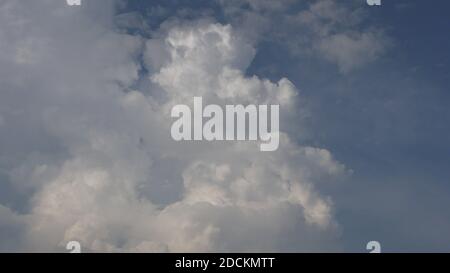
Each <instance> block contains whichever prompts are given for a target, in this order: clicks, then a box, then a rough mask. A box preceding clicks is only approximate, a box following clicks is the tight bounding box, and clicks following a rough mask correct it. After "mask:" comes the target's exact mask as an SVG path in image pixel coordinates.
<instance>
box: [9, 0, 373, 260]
mask: <svg viewBox="0 0 450 273" xmlns="http://www.w3.org/2000/svg"><path fill="white" fill-rule="evenodd" d="M62 2H64V1H56V0H55V1H52V0H45V1H15V0H4V1H1V3H0V75H1V76H0V89H1V90H0V130H1V132H2V136H1V139H0V143H1V145H2V147H4V148H2V150H1V152H0V164H1V165H0V167H1V169H2V173H5V174H6V176H5V177H8V179H9V180H11V184H12V185H13V189H11V191H12V192H15V194H16V195H17V199H18V200H19V201H20V202H19V201H17V202H19V203H20V204H21V205H8V204H1V205H0V230H4V229H5V230H6V229H11V230H15V232H14V234H15V237H14V238H8V239H6V238H3V235H1V236H0V240H2V241H4V242H5V244H3V243H2V250H20V251H23V250H31V251H37V250H39V251H43V250H44V251H58V250H61V249H63V247H64V246H65V244H66V243H67V242H68V241H71V240H78V241H80V242H81V244H82V246H83V248H84V249H86V250H91V251H276V250H296V251H301V250H304V251H306V250H319V249H320V250H338V249H339V245H338V244H337V237H338V236H337V234H338V233H339V226H338V223H337V222H336V221H335V219H334V216H333V203H332V200H331V199H330V198H328V197H327V196H325V195H323V194H321V193H320V192H319V191H318V190H317V187H316V184H317V183H329V181H331V180H333V179H334V178H335V177H337V176H340V175H343V174H344V173H345V168H344V167H343V165H342V164H340V163H338V162H336V161H335V160H334V159H333V157H332V155H331V154H330V152H329V151H327V150H325V149H320V148H314V147H308V146H303V145H299V144H297V143H296V142H295V141H293V138H292V136H291V135H290V134H289V133H288V131H289V130H285V129H286V128H287V127H289V126H290V124H292V123H293V122H295V121H296V120H297V119H299V118H301V116H299V115H300V114H299V113H300V111H298V107H299V105H298V102H299V101H301V99H302V98H301V93H300V92H299V90H298V89H297V88H296V87H295V86H294V84H293V83H292V82H291V81H289V80H288V79H286V78H281V79H280V80H279V81H277V82H273V81H270V80H268V79H262V78H260V77H257V76H253V75H247V74H246V69H247V68H248V66H249V65H250V63H251V62H252V59H253V58H254V56H255V53H256V52H257V48H256V46H255V43H254V41H252V39H248V37H245V35H244V33H245V32H243V31H240V30H237V29H236V27H235V26H232V25H227V24H220V23H217V22H214V21H212V20H210V19H209V20H195V21H183V20H181V21H176V22H171V23H170V24H168V25H164V27H162V28H161V29H159V30H157V31H155V32H154V35H153V36H152V37H144V36H142V35H138V34H130V33H129V32H127V31H126V29H124V28H123V27H119V26H118V25H117V24H116V23H115V21H114V19H115V15H116V9H115V8H117V3H114V2H113V1H91V2H88V1H85V2H86V3H83V6H82V7H81V8H68V7H67V6H65V5H64V3H62ZM100 2H101V3H100ZM275 10H277V9H275ZM311 12H312V13H311V14H307V15H305V16H303V17H302V18H306V19H304V20H308V22H309V23H311V24H314V20H316V19H315V18H316V17H317V16H328V15H327V14H328V13H326V7H314V9H313V10H312V11H311ZM121 18H123V17H121ZM131 18H133V16H131ZM292 19H294V18H292ZM324 37H326V39H329V42H324V43H322V42H321V41H322V40H321V39H325V38H324ZM353 37H356V38H355V39H358V43H357V44H356V45H355V47H359V46H364V44H365V43H371V39H372V38H371V36H364V35H362V36H361V35H359V36H358V35H356V36H353ZM351 39H352V38H349V37H347V36H332V37H328V36H323V35H322V36H320V37H317V41H318V43H319V48H318V50H323V51H326V52H328V53H327V54H328V55H327V56H329V58H330V59H333V60H335V61H336V62H338V63H339V65H340V66H342V69H343V70H347V69H348V68H349V67H351V66H352V65H353V64H354V62H357V61H354V62H352V63H346V62H347V60H348V58H347V56H343V55H342V54H344V55H345V54H346V53H345V52H335V53H333V50H334V48H335V47H334V46H333V45H339V44H347V43H352V40H351ZM356 51H358V50H356ZM374 54H375V53H374ZM193 96H202V97H203V98H204V100H205V101H206V102H209V103H217V104H220V105H224V104H227V103H238V104H279V105H280V107H281V112H282V120H281V131H282V134H281V143H280V148H279V149H278V150H277V151H275V152H271V153H261V152H260V151H259V149H258V148H257V147H258V145H257V143H253V142H228V143H220V142H212V143H204V142H200V143H196V144H193V143H175V142H174V141H173V140H172V139H171V138H170V124H171V121H172V120H171V118H170V115H169V109H170V107H172V106H173V105H174V104H179V103H190V102H191V101H192V98H193Z"/></svg>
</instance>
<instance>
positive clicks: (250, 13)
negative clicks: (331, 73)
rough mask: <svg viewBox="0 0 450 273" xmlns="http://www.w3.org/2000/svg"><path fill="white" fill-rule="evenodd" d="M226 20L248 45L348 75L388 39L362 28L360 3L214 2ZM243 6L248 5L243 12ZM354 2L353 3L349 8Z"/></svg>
mask: <svg viewBox="0 0 450 273" xmlns="http://www.w3.org/2000/svg"><path fill="white" fill-rule="evenodd" d="M220 3H221V4H222V6H223V8H224V10H225V14H226V15H227V17H228V18H229V19H230V20H231V22H232V23H233V24H234V25H236V26H239V29H240V31H242V32H244V33H245V35H246V36H247V37H249V38H250V40H252V41H270V42H273V43H276V44H278V45H279V46H280V47H285V46H287V48H288V49H289V51H290V53H291V54H292V55H293V56H299V55H305V54H306V55H311V56H315V57H316V58H319V59H323V60H326V61H328V62H330V63H332V64H335V65H336V66H337V67H338V69H339V71H340V72H341V73H348V72H351V71H353V70H355V69H358V68H361V67H363V66H364V65H366V64H369V63H371V62H373V61H375V60H376V59H377V58H379V57H380V56H382V55H383V54H384V53H385V51H386V50H387V49H388V48H389V46H390V44H391V41H390V39H389V37H388V36H387V35H386V33H385V32H384V31H383V30H382V29H380V28H377V27H373V26H370V27H367V26H365V22H366V19H367V15H366V14H365V13H364V12H363V9H362V8H361V3H360V1H347V2H345V3H343V2H338V1H333V0H315V1H301V2H300V3H299V2H295V1H289V0H286V1H277V4H273V3H272V2H270V3H269V2H267V1H239V2H236V1H220ZM244 3H248V7H247V8H244V7H243V6H244ZM354 3H357V5H354Z"/></svg>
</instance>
